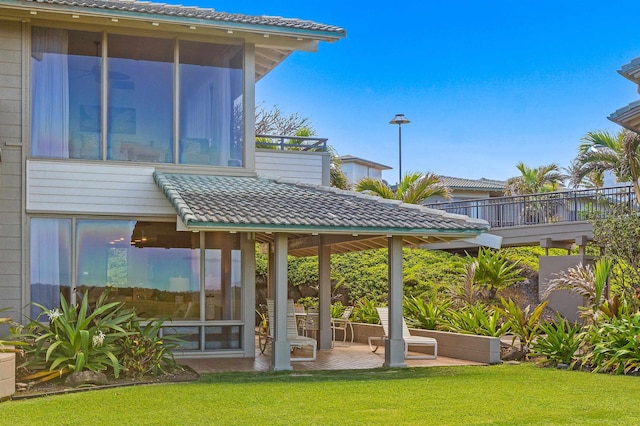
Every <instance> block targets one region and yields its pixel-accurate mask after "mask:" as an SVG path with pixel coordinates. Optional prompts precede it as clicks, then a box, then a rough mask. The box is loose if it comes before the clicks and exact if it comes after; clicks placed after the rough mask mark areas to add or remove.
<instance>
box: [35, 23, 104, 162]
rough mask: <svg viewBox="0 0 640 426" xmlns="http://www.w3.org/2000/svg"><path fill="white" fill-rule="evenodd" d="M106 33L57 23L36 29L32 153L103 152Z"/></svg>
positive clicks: (91, 154)
mask: <svg viewBox="0 0 640 426" xmlns="http://www.w3.org/2000/svg"><path fill="white" fill-rule="evenodd" d="M101 46H102V35H101V34H100V33H91V32H84V31H69V30H61V29H53V28H38V27H34V28H33V30H32V52H31V154H32V155H33V156H34V157H46V158H83V159H99V158H100V157H101V145H100V141H101V134H102V131H101V126H100V79H101V55H102V50H101Z"/></svg>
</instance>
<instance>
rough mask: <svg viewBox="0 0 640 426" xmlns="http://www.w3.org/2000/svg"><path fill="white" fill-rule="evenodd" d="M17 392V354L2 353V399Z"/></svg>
mask: <svg viewBox="0 0 640 426" xmlns="http://www.w3.org/2000/svg"><path fill="white" fill-rule="evenodd" d="M14 393H16V354H14V353H0V400H2V399H4V398H7V397H9V396H11V395H13V394H14Z"/></svg>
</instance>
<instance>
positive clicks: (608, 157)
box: [572, 129, 640, 200]
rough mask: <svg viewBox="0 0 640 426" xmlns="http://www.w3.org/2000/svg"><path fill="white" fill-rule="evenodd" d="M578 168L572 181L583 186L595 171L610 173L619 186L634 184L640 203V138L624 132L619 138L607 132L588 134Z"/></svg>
mask: <svg viewBox="0 0 640 426" xmlns="http://www.w3.org/2000/svg"><path fill="white" fill-rule="evenodd" d="M575 161H576V163H577V164H578V167H577V168H576V170H575V171H574V173H573V177H572V181H574V182H580V181H581V180H582V179H583V178H584V177H585V176H588V175H589V174H590V173H592V172H594V171H600V172H604V171H610V172H612V173H613V175H614V176H615V177H616V180H617V181H618V182H628V181H631V184H632V185H633V191H634V192H635V194H636V200H640V184H639V183H638V179H639V178H640V135H639V134H638V133H636V132H632V131H630V130H626V129H622V130H620V131H619V132H618V133H617V134H615V135H614V134H611V133H609V132H607V131H604V130H595V131H593V132H588V133H587V134H586V135H584V137H583V138H582V143H581V144H580V146H579V147H578V156H577V157H576V160H575Z"/></svg>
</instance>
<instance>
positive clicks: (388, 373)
mask: <svg viewBox="0 0 640 426" xmlns="http://www.w3.org/2000/svg"><path fill="white" fill-rule="evenodd" d="M471 368H490V367H486V366H461V367H410V368H375V369H371V370H331V371H271V372H256V373H247V372H231V373H208V374H202V375H201V376H200V379H199V380H198V381H197V382H196V383H265V382H278V383H288V382H292V383H301V382H304V383H309V382H329V381H376V380H401V379H420V378H433V377H442V376H455V375H457V374H465V375H466V374H469V370H468V369H471ZM463 372H464V373H463Z"/></svg>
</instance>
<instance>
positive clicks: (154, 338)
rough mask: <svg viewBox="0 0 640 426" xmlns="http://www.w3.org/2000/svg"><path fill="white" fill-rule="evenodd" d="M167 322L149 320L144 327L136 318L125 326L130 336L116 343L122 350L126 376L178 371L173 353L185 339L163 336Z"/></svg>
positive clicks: (121, 357) (121, 358)
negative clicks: (162, 332) (163, 328)
mask: <svg viewBox="0 0 640 426" xmlns="http://www.w3.org/2000/svg"><path fill="white" fill-rule="evenodd" d="M164 321H165V320H164V319H162V320H155V321H150V322H149V323H148V324H147V325H145V326H141V325H140V320H139V318H137V317H133V318H131V319H130V320H129V322H128V323H127V324H126V330H127V331H128V333H127V334H126V335H125V336H123V337H122V338H120V339H119V340H118V342H117V344H118V346H119V347H120V349H121V353H120V357H119V359H120V363H121V364H122V367H123V369H124V372H125V374H126V375H127V376H131V377H141V376H144V375H146V374H153V375H156V376H157V375H160V374H166V373H167V371H168V370H169V371H170V370H174V369H176V368H177V364H176V361H175V359H174V357H173V350H174V349H176V348H178V347H179V346H180V343H181V342H182V339H181V338H180V337H179V336H178V335H168V336H164V337H160V329H161V328H162V325H163V323H164Z"/></svg>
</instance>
